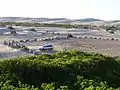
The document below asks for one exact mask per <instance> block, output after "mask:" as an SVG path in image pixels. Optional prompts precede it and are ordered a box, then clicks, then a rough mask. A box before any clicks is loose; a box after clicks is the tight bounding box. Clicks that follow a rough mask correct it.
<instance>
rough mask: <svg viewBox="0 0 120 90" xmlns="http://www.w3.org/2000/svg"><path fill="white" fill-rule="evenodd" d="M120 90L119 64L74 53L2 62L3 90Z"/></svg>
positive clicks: (66, 52)
mask: <svg viewBox="0 0 120 90" xmlns="http://www.w3.org/2000/svg"><path fill="white" fill-rule="evenodd" d="M115 89H116V90H119V89H120V60H119V59H114V58H111V57H108V56H103V55H101V54H96V53H84V52H78V51H75V50H72V51H62V52H59V53H56V54H53V55H47V54H45V55H39V56H27V57H19V58H15V59H10V60H1V61H0V90H115Z"/></svg>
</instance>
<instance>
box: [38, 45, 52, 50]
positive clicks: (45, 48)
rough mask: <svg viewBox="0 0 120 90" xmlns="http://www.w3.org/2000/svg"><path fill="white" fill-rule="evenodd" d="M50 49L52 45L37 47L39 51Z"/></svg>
mask: <svg viewBox="0 0 120 90" xmlns="http://www.w3.org/2000/svg"><path fill="white" fill-rule="evenodd" d="M51 49H53V45H51V44H45V45H43V46H40V47H39V50H51Z"/></svg>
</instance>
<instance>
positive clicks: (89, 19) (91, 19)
mask: <svg viewBox="0 0 120 90" xmlns="http://www.w3.org/2000/svg"><path fill="white" fill-rule="evenodd" d="M74 21H80V22H94V21H103V20H100V19H95V18H85V19H80V20H74Z"/></svg>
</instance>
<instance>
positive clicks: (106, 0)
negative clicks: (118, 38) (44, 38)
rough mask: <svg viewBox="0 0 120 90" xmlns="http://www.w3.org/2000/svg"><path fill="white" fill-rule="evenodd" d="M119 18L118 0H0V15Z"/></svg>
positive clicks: (119, 1)
mask: <svg viewBox="0 0 120 90" xmlns="http://www.w3.org/2000/svg"><path fill="white" fill-rule="evenodd" d="M6 16H7V17H10V16H12V17H42V18H43V17H47V18H69V19H81V18H98V19H103V20H117V19H119V20H120V0H0V17H6Z"/></svg>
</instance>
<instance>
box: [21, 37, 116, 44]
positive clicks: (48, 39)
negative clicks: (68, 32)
mask: <svg viewBox="0 0 120 90" xmlns="http://www.w3.org/2000/svg"><path fill="white" fill-rule="evenodd" d="M68 38H81V39H87V38H88V39H96V40H116V41H118V39H117V38H101V37H86V36H85V37H80V36H76V37H75V36H73V37H68V36H64V37H62V36H61V37H50V38H42V39H32V40H30V39H28V40H20V42H25V43H26V42H34V41H37V42H39V41H50V40H65V39H68Z"/></svg>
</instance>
